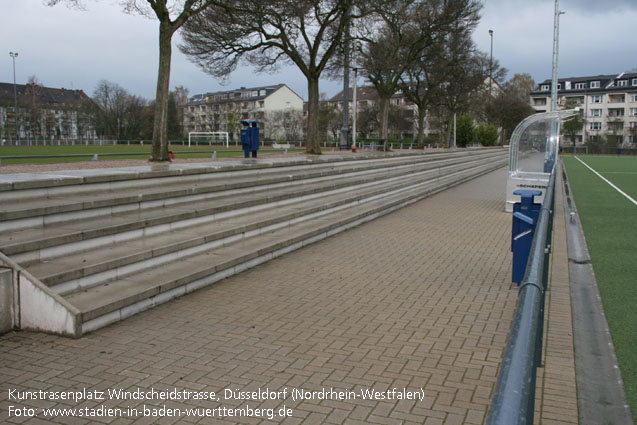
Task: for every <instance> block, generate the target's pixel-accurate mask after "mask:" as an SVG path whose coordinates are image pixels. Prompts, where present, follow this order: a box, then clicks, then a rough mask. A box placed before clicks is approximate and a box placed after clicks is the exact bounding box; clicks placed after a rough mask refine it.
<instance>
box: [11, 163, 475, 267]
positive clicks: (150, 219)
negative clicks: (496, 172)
mask: <svg viewBox="0 0 637 425" xmlns="http://www.w3.org/2000/svg"><path fill="white" fill-rule="evenodd" d="M484 155H485V154H484V153H482V154H474V155H473V156H471V157H470V159H471V160H479V159H480V158H483V157H484ZM468 160H469V159H468V158H467V157H466V156H462V157H457V158H441V159H439V160H438V161H435V162H424V163H413V160H412V161H411V162H409V163H405V162H401V163H399V164H396V163H390V164H389V167H387V166H385V167H382V168H381V167H379V166H378V165H377V164H373V170H372V171H370V170H369V169H367V170H364V171H361V170H358V171H356V172H351V171H350V170H351V167H347V168H346V169H345V170H346V171H348V172H346V173H345V174H338V175H335V174H333V173H331V175H330V176H327V177H316V174H317V172H312V173H309V174H306V175H310V176H311V177H309V178H307V179H304V180H300V179H298V180H297V181H295V182H293V183H289V182H287V183H276V184H269V185H265V186H256V185H254V184H253V185H252V187H250V188H248V189H247V190H245V189H244V190H242V189H231V190H220V191H215V192H211V193H209V194H207V195H206V196H205V197H204V198H203V199H200V198H194V197H192V196H188V197H183V196H179V197H175V198H170V199H168V200H166V201H163V202H162V203H161V204H160V205H158V206H148V207H147V208H144V209H138V208H137V207H133V208H131V209H132V211H123V212H117V213H112V212H110V211H107V212H105V213H104V214H102V215H95V211H94V210H92V212H91V213H86V214H85V215H86V216H88V218H76V217H77V214H78V213H73V215H72V218H73V220H67V221H61V220H60V221H58V220H53V219H49V220H47V221H49V222H47V223H46V224H44V225H43V226H42V227H36V228H26V229H21V228H19V229H17V230H7V231H4V232H0V243H2V246H3V249H2V251H3V252H4V253H5V254H6V255H11V256H13V257H14V259H15V260H16V261H18V262H19V263H21V264H28V262H30V261H33V260H37V259H46V258H51V257H52V256H54V255H63V254H64V255H65V254H67V253H68V252H71V251H69V250H68V249H63V250H60V249H58V247H59V246H60V245H63V244H64V245H69V244H72V243H75V244H76V247H77V249H82V250H83V249H86V248H90V247H93V246H96V244H99V243H110V241H109V238H105V241H106V242H104V241H101V242H100V241H99V239H98V238H100V237H107V236H109V235H115V234H121V233H123V232H134V231H135V230H140V229H147V228H149V227H151V226H158V225H162V224H166V223H175V222H186V221H187V220H191V221H194V222H196V223H201V222H202V221H205V220H206V219H205V217H211V218H214V217H215V215H218V214H221V213H224V212H228V211H230V210H238V209H241V208H248V207H256V206H258V205H264V204H268V203H272V202H275V201H283V200H285V199H293V198H296V197H300V196H308V195H312V194H316V193H319V192H323V191H328V190H335V189H337V188H342V187H351V186H354V185H360V184H364V183H370V182H373V181H383V180H386V179H387V178H388V176H390V175H393V176H395V177H398V176H401V175H407V174H410V173H415V172H419V171H422V170H428V169H432V168H435V169H438V168H441V167H444V166H451V165H455V164H467V161H468ZM367 168H369V166H368V167H367ZM226 185H227V184H226ZM40 202H42V201H40ZM57 215H58V216H59V215H60V214H57ZM58 218H59V217H58ZM96 222H97V223H99V225H96V224H97V223H96ZM186 225H187V223H186ZM43 229H44V230H43ZM137 233H139V232H137ZM111 239H112V238H111ZM86 240H93V245H90V244H87V243H79V242H81V241H86Z"/></svg>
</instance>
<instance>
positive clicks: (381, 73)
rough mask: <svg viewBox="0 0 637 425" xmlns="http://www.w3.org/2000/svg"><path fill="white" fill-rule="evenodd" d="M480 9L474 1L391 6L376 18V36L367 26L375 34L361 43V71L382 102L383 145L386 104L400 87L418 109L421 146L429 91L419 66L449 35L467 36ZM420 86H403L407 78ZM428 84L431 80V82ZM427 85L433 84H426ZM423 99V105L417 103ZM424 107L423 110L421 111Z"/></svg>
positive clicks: (399, 0)
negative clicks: (378, 24)
mask: <svg viewBox="0 0 637 425" xmlns="http://www.w3.org/2000/svg"><path fill="white" fill-rule="evenodd" d="M480 8H481V5H480V3H478V2H477V1H475V0H453V1H441V0H395V1H394V2H392V3H391V7H386V8H385V9H383V11H382V12H380V15H381V16H382V17H383V22H384V25H383V26H382V27H381V29H380V30H376V29H375V28H374V27H373V26H371V25H370V26H367V28H369V29H371V30H372V31H373V32H372V34H371V36H367V37H365V36H364V37H363V38H364V39H365V43H364V44H363V48H362V49H361V52H360V54H361V57H362V64H363V68H364V69H365V73H366V76H367V78H368V79H369V80H370V82H371V83H372V84H373V85H374V87H375V88H376V90H377V91H378V94H379V98H380V110H381V119H380V123H381V124H380V127H381V128H380V130H381V134H380V136H381V139H382V140H383V141H384V142H385V147H386V141H387V131H388V119H389V101H390V99H391V97H392V96H393V95H394V94H395V93H396V92H397V91H398V89H399V87H400V86H401V83H402V88H403V89H408V91H411V93H409V94H407V93H406V95H407V97H408V98H409V99H410V100H411V101H412V102H414V103H415V104H416V105H417V106H419V110H420V112H419V115H420V116H419V126H418V127H419V140H420V143H421V144H422V140H423V135H422V131H423V127H424V116H425V111H426V106H425V105H424V103H425V101H426V100H427V98H428V93H429V92H428V91H425V90H423V89H424V88H425V87H423V86H422V83H423V82H424V81H425V80H423V79H422V77H428V75H426V74H425V75H422V71H423V69H422V68H423V66H424V67H425V68H426V66H427V63H426V62H427V61H431V60H432V58H435V57H440V55H436V54H435V53H437V52H438V51H439V50H440V45H441V43H444V42H445V41H446V40H450V38H451V37H450V34H457V33H466V32H468V31H470V30H471V29H472V28H473V27H475V25H476V24H477V22H478V20H479V16H478V12H479V10H480ZM418 74H420V77H421V79H420V81H415V82H414V83H412V82H408V83H405V80H406V79H407V80H410V77H413V78H417V76H418ZM430 80H431V79H430ZM429 84H433V81H430V82H429ZM423 96H424V97H425V98H424V99H422V98H421V97H423ZM421 106H422V107H421Z"/></svg>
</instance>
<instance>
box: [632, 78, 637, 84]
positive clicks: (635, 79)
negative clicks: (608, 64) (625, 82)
mask: <svg viewBox="0 0 637 425" xmlns="http://www.w3.org/2000/svg"><path fill="white" fill-rule="evenodd" d="M633 86H637V78H633Z"/></svg>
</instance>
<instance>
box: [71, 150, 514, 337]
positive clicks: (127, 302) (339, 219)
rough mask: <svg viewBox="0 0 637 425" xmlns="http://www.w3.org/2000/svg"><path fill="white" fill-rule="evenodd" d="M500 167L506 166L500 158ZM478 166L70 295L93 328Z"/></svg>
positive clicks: (437, 187)
mask: <svg viewBox="0 0 637 425" xmlns="http://www.w3.org/2000/svg"><path fill="white" fill-rule="evenodd" d="M500 165H504V162H502V163H501V164H500ZM492 169H493V164H491V165H490V166H485V165H482V166H479V167H476V168H474V169H473V170H472V171H471V173H469V174H462V173H457V174H455V175H451V176H447V177H443V178H441V179H440V180H438V181H436V182H428V183H424V184H423V186H422V187H416V188H411V189H408V190H405V191H401V192H400V193H396V194H393V195H389V196H384V197H381V198H379V199H376V200H373V201H370V202H368V203H362V204H358V205H356V206H353V207H350V208H348V209H346V210H340V211H336V212H333V213H332V214H330V215H329V216H319V217H315V218H312V219H309V220H305V221H302V222H300V223H294V224H291V225H289V226H287V227H284V228H280V229H276V230H271V231H267V232H264V233H260V234H258V235H255V236H253V237H250V238H244V239H241V240H238V241H236V242H233V243H230V244H227V245H223V246H222V247H219V248H217V249H209V250H206V251H204V252H201V253H199V254H194V255H189V256H187V257H184V258H180V259H178V260H173V261H170V262H167V263H164V264H162V265H161V267H155V268H149V269H144V270H142V271H140V272H137V273H131V274H128V275H126V276H124V277H122V278H120V279H115V280H113V281H110V282H108V283H105V284H102V285H98V286H95V287H91V288H90V289H87V290H84V291H79V292H74V293H72V294H69V295H67V296H66V298H67V300H68V301H69V302H70V303H71V304H73V305H75V306H76V307H77V308H78V309H79V311H80V312H81V315H82V323H83V325H82V326H83V329H82V331H83V332H90V331H92V330H94V329H97V328H99V327H102V326H105V325H107V324H110V323H113V322H115V321H119V320H122V319H125V318H127V317H129V316H130V315H133V314H136V313H138V312H140V311H143V310H145V309H147V308H150V307H153V306H154V305H157V304H160V303H162V302H165V301H167V300H169V299H172V298H174V297H176V296H180V295H183V294H185V293H188V292H191V291H193V290H196V289H199V288H200V287H203V286H206V285H209V284H211V283H214V282H216V281H218V280H221V279H224V278H226V277H228V276H231V275H233V274H236V273H239V272H241V271H243V270H246V269H248V268H250V267H253V266H255V265H258V264H261V263H263V262H265V261H269V260H270V259H272V258H276V257H278V256H280V255H283V254H285V253H287V252H290V251H292V250H295V249H298V248H300V247H303V246H306V245H308V244H311V243H314V242H316V241H319V240H321V239H324V238H325V237H329V236H331V235H333V234H337V233H339V232H341V231H343V230H346V229H348V228H351V227H354V226H357V225H359V224H362V223H364V222H367V221H370V220H372V219H374V218H376V217H378V216H381V215H384V214H387V213H389V212H391V211H393V210H395V209H397V208H400V207H402V206H405V205H407V204H409V203H412V202H415V201H417V200H419V199H422V198H423V197H426V196H430V195H431V194H433V193H436V192H438V191H441V190H444V189H446V188H448V187H451V186H453V185H456V184H458V183H461V182H463V181H466V179H467V178H470V177H469V176H471V177H475V176H477V175H481V174H484V173H485V172H486V171H487V170H492Z"/></svg>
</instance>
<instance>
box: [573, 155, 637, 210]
mask: <svg viewBox="0 0 637 425" xmlns="http://www.w3.org/2000/svg"><path fill="white" fill-rule="evenodd" d="M575 159H576V160H578V161H579V162H581V163H582V164H584V166H585V167H586V168H588V169H589V170H591V171H592V172H593V173H595V174H596V175H597V177H599V178H600V179H602V180H604V181H605V182H606V183H608V184H609V185H610V186H611V187H612V188H613V189H615V190H616V191H618V192H619V193H621V194H622V195H624V196H625V197H626V198H627V199H628V200H629V201H630V202H632V203H633V204H635V206H637V201H635V200H634V199H633V198H631V197H630V195H628V194H627V193H626V192H624V191H623V190H621V189H620V188H618V187H617V186H615V185H614V184H613V183H611V182H610V181H609V180H608V179H607V178H606V177H604V176H602V175H601V174H599V173H598V172H597V171H595V170H594V169H592V168H591V167H590V165H588V164H587V163H585V162H584V161H582V160H581V159H579V157H577V156H576V157H575Z"/></svg>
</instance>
